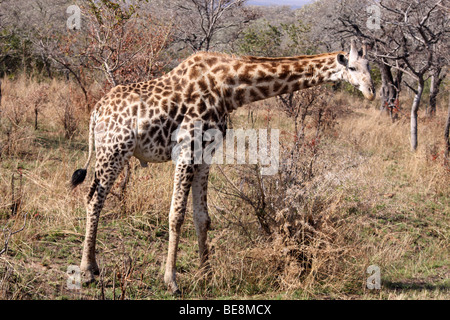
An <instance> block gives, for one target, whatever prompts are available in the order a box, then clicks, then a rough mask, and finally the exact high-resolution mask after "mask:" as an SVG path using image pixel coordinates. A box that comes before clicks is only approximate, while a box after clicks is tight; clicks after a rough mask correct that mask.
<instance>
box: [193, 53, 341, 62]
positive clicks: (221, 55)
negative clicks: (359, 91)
mask: <svg viewBox="0 0 450 320" xmlns="http://www.w3.org/2000/svg"><path fill="white" fill-rule="evenodd" d="M339 53H341V54H344V55H348V53H347V52H344V51H335V52H326V53H320V54H314V55H300V56H293V57H259V56H248V55H242V56H238V55H235V54H228V53H222V52H214V51H199V52H197V53H194V54H193V55H192V56H191V57H193V56H197V55H201V56H210V57H211V56H214V57H218V58H226V59H232V60H241V61H243V62H249V63H265V62H289V61H298V60H304V59H308V60H312V59H322V58H326V57H330V56H336V55H338V54H339Z"/></svg>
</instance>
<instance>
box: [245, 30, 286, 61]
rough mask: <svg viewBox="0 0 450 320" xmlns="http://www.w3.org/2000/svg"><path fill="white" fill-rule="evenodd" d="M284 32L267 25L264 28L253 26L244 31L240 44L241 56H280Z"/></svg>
mask: <svg viewBox="0 0 450 320" xmlns="http://www.w3.org/2000/svg"><path fill="white" fill-rule="evenodd" d="M282 35H283V34H282V32H281V31H280V29H279V28H278V27H276V26H273V25H271V24H270V23H266V24H265V25H263V26H262V27H258V26H251V27H249V28H248V29H247V30H245V31H244V33H243V37H242V38H241V40H240V41H239V42H238V52H239V53H240V54H249V55H261V56H266V57H273V56H277V55H279V47H280V45H281V40H282Z"/></svg>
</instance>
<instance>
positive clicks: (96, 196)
mask: <svg viewBox="0 0 450 320" xmlns="http://www.w3.org/2000/svg"><path fill="white" fill-rule="evenodd" d="M117 148H118V147H116V148H110V149H109V150H107V149H106V148H102V151H101V152H100V155H99V156H98V157H97V161H96V165H95V177H94V181H93V183H92V185H91V188H90V191H89V194H88V196H87V202H88V203H87V217H86V235H85V240H84V246H83V252H82V258H81V264H80V269H81V271H82V272H83V281H84V282H86V283H89V282H92V281H93V280H94V275H95V274H98V271H99V269H98V265H97V262H96V259H95V242H96V238H97V227H98V221H99V218H100V212H101V210H102V208H103V205H104V203H105V200H106V196H107V195H108V192H109V191H110V190H111V187H112V185H113V184H114V181H115V180H116V178H117V177H118V175H119V174H120V172H121V171H122V169H123V168H124V166H125V164H126V163H127V162H128V160H129V159H130V157H131V155H132V151H127V150H119V152H118V150H117Z"/></svg>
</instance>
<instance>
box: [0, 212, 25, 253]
mask: <svg viewBox="0 0 450 320" xmlns="http://www.w3.org/2000/svg"><path fill="white" fill-rule="evenodd" d="M27 214H28V212H27V213H25V215H24V221H23V226H22V228H20V229H19V230H16V231H13V232H12V231H10V230H5V229H6V228H5V229H4V230H3V233H7V232H8V233H9V234H8V236H7V237H6V239H5V245H4V248H3V249H2V251H0V256H1V255H2V254H3V253H5V252H6V251H8V245H9V239H10V238H11V236H13V235H15V234H16V233H19V232H20V231H22V230H23V229H25V225H26V223H27Z"/></svg>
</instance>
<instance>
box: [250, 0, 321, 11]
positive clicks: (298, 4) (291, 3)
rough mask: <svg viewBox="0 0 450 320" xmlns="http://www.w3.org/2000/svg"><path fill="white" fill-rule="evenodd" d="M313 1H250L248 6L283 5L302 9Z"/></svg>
mask: <svg viewBox="0 0 450 320" xmlns="http://www.w3.org/2000/svg"><path fill="white" fill-rule="evenodd" d="M311 2H313V0H248V1H247V4H250V5H261V6H264V5H265V6H267V5H282V6H291V7H292V8H294V9H295V8H300V7H301V6H303V5H304V4H307V3H311Z"/></svg>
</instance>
